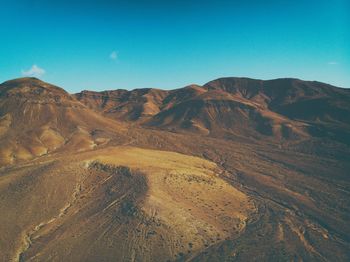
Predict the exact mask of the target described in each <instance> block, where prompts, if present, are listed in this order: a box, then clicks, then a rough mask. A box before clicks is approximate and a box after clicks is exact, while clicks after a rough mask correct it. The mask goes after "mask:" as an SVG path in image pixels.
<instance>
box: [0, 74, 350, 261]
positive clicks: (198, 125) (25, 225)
mask: <svg viewBox="0 0 350 262" xmlns="http://www.w3.org/2000/svg"><path fill="white" fill-rule="evenodd" d="M349 172H350V89H344V88H338V87H334V86H331V85H328V84H325V83H320V82H314V81H313V82H311V81H302V80H299V79H275V80H268V81H263V80H256V79H248V78H221V79H217V80H213V81H211V82H209V83H207V84H205V85H203V86H199V85H194V84H193V85H189V86H186V87H183V88H179V89H175V90H162V89H136V90H131V91H128V90H123V89H119V90H110V91H103V92H95V91H82V92H80V93H77V94H69V93H67V92H66V91H65V90H64V89H62V88H60V87H57V86H54V85H51V84H49V83H45V82H43V81H41V80H39V79H36V78H20V79H15V80H10V81H7V82H4V83H2V84H0V214H1V216H0V261H349V260H350V225H349V222H348V221H350V179H349Z"/></svg>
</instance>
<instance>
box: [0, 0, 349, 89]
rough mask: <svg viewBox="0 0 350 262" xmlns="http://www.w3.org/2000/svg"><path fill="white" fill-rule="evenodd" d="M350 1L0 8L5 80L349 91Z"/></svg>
mask: <svg viewBox="0 0 350 262" xmlns="http://www.w3.org/2000/svg"><path fill="white" fill-rule="evenodd" d="M349 3H350V1H349V0H332V1H330V0H318V1H314V0H309V1H299V0H294V1H287V0H285V1H283V0H280V1H277V0H272V1H268V0H266V1H262V0H261V1H258V0H253V1H248V0H246V1H234V0H231V1H223V0H222V1H220V0H217V1H206V0H193V1H191V0H187V1H185V0H178V1H166V0H162V1H160V0H159V1H158V0H148V1H146V0H144V1H142V0H136V1H132V0H129V1H126V0H125V1H111V0H109V1H108V0H96V1H92V0H85V1H83V0H80V1H74V0H71V1H68V0H50V1H46V0H45V1H44V0H36V1H35V0H31V1H30V0H2V1H1V6H0V10H1V15H0V81H1V82H2V81H5V80H8V79H12V78H17V77H21V76H23V75H36V76H40V78H41V79H43V80H45V81H48V82H51V83H54V84H56V85H59V86H62V87H63V88H65V89H66V90H68V91H69V92H78V91H80V90H83V89H95V90H105V89H116V88H126V89H132V88H141V87H158V88H165V89H172V88H179V87H182V86H185V85H187V84H191V83H197V84H204V83H206V82H207V81H209V80H212V79H215V78H218V77H222V76H245V77H252V78H260V79H271V78H280V77H296V78H301V79H305V80H319V81H323V82H328V83H331V84H334V85H337V86H342V87H350V4H349Z"/></svg>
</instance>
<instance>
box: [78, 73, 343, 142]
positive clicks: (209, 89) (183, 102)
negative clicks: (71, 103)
mask: <svg viewBox="0 0 350 262" xmlns="http://www.w3.org/2000/svg"><path fill="white" fill-rule="evenodd" d="M75 96H76V97H77V98H78V100H80V101H81V102H83V103H85V104H86V105H88V106H89V107H91V108H94V109H95V110H98V111H100V112H102V113H103V114H104V115H106V116H108V117H111V118H114V119H119V120H127V121H129V122H134V123H136V124H139V125H143V126H145V127H152V128H162V129H166V130H172V131H178V132H187V131H191V132H200V133H201V134H206V135H212V136H219V137H220V136H232V135H234V136H238V137H251V138H254V139H272V140H275V139H278V140H286V141H288V140H298V139H307V138H308V137H310V136H311V137H326V138H330V139H333V140H337V141H340V142H344V143H349V142H350V120H349V117H348V116H349V113H350V107H349V104H350V91H349V90H347V89H341V88H337V87H334V86H331V85H328V84H324V83H320V82H311V81H302V80H299V79H289V78H286V79H275V80H268V81H263V80H256V79H249V78H220V79H217V80H214V81H211V82H209V83H207V84H205V85H204V86H198V85H191V86H187V87H184V88H180V89H176V90H170V91H161V90H158V89H137V90H132V91H126V90H115V91H104V92H100V93H99V92H89V91H85V92H82V93H79V94H76V95H75Z"/></svg>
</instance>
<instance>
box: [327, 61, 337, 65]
mask: <svg viewBox="0 0 350 262" xmlns="http://www.w3.org/2000/svg"><path fill="white" fill-rule="evenodd" d="M328 64H329V65H337V64H338V62H335V61H330V62H328Z"/></svg>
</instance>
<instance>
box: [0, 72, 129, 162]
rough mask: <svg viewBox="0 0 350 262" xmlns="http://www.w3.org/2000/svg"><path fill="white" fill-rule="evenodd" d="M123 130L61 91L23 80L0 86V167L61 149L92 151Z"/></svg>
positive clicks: (29, 79) (46, 85)
mask: <svg viewBox="0 0 350 262" xmlns="http://www.w3.org/2000/svg"><path fill="white" fill-rule="evenodd" d="M101 127H103V131H101ZM122 129H123V125H122V124H119V123H116V122H115V121H111V120H110V119H105V118H104V117H102V116H101V115H98V114H96V113H95V112H94V111H92V110H90V109H88V108H87V107H86V106H85V105H83V104H81V103H80V102H79V101H77V100H76V99H75V98H74V97H72V96H71V95H69V94H68V93H67V92H66V91H64V90H63V89H61V88H59V87H56V86H53V85H50V84H47V83H45V82H42V81H40V80H38V79H35V78H22V79H16V80H12V81H8V82H5V83H3V84H1V85H0V164H1V165H4V164H11V163H15V162H16V161H20V160H28V159H32V158H33V157H37V156H41V155H44V154H47V153H49V152H53V151H57V150H59V149H60V148H63V147H64V148H65V149H67V150H68V149H72V150H86V149H91V148H93V147H95V146H97V145H98V144H101V143H105V142H106V141H108V139H109V136H110V135H111V134H113V135H114V136H115V133H116V132H117V131H118V130H120V131H122ZM99 130H100V131H99Z"/></svg>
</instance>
